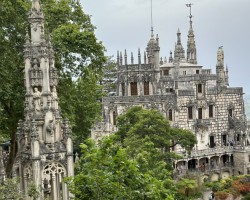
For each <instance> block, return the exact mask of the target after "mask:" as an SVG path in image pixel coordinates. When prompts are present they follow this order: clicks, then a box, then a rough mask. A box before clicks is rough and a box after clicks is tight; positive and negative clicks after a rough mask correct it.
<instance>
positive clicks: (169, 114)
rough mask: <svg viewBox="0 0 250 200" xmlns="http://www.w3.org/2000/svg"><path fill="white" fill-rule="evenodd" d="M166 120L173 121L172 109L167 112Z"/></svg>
mask: <svg viewBox="0 0 250 200" xmlns="http://www.w3.org/2000/svg"><path fill="white" fill-rule="evenodd" d="M168 120H169V121H173V110H172V109H169V111H168Z"/></svg>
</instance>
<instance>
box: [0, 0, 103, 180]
mask: <svg viewBox="0 0 250 200" xmlns="http://www.w3.org/2000/svg"><path fill="white" fill-rule="evenodd" d="M41 3H42V5H43V10H44V13H45V18H46V19H45V22H46V26H45V31H46V35H49V34H50V36H51V42H52V45H53V47H54V50H55V60H56V67H57V68H58V69H59V75H60V81H59V85H58V93H59V97H60V105H61V110H62V113H63V116H64V117H66V116H67V117H68V118H70V119H72V120H73V121H72V124H73V131H75V132H76V135H80V134H85V135H87V134H89V132H90V131H89V129H90V127H91V123H92V122H93V121H94V119H95V118H96V117H97V116H98V113H95V114H93V112H99V111H97V109H96V108H92V107H91V106H94V107H95V106H96V104H95V103H93V102H92V101H85V104H84V106H85V108H88V109H89V110H86V112H87V113H91V112H92V114H91V115H82V114H81V113H79V112H76V111H77V110H84V109H83V108H81V109H79V105H78V108H76V107H75V106H77V105H76V103H72V101H69V100H70V99H71V97H70V96H74V97H77V95H79V90H78V89H77V88H79V87H84V86H83V85H84V84H85V83H86V81H80V80H79V81H78V80H77V79H78V78H79V77H81V78H80V79H82V77H84V78H87V79H90V77H92V76H93V75H94V77H95V79H94V80H95V81H96V82H98V81H99V79H101V76H102V65H103V64H104V63H105V61H106V57H105V56H104V50H105V48H104V47H103V45H102V43H101V42H99V41H98V40H97V39H96V37H95V33H94V29H95V27H94V26H93V25H92V24H91V21H90V16H89V15H87V14H85V13H84V12H83V9H82V7H81V5H80V3H79V1H72V0H42V1H41ZM30 7H31V1H30V0H1V1H0V13H1V15H0V52H1V54H0V135H1V138H2V137H4V138H7V139H10V140H11V142H12V143H11V144H12V145H11V152H10V159H9V161H8V164H7V170H6V171H7V175H8V176H10V173H11V170H12V165H13V163H14V158H15V154H16V145H15V140H16V136H15V133H16V128H17V123H18V120H19V119H22V118H23V111H24V108H23V105H24V96H25V91H24V84H23V82H24V81H23V80H24V77H23V66H24V63H23V44H24V42H25V34H26V31H27V30H29V24H28V17H27V13H28V11H29V10H30ZM46 37H48V36H46ZM89 75H90V77H89ZM80 85H81V86H80ZM91 87H92V88H94V90H93V91H91V92H99V89H96V88H95V86H94V85H93V82H92V85H91ZM66 89H68V91H65V90H66ZM90 90H91V88H90ZM77 92H78V93H77ZM85 92H86V93H85V94H87V92H90V91H85ZM99 93H100V92H99ZM82 95H83V94H82ZM94 96H95V97H96V96H98V95H97V94H95V95H94ZM79 97H80V96H79ZM93 99H94V98H93ZM79 100H80V99H79ZM65 102H68V103H65ZM86 104H89V105H88V106H87V105H86ZM81 105H83V104H81ZM79 118H80V119H79ZM90 118H91V119H90ZM85 120H86V121H87V122H86V123H85V125H86V126H85V127H86V128H85V130H83V131H79V130H80V127H82V125H81V124H79V122H81V123H82V122H85Z"/></svg>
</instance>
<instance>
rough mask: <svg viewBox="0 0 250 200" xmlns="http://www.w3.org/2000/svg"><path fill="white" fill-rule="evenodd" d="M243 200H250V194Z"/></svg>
mask: <svg viewBox="0 0 250 200" xmlns="http://www.w3.org/2000/svg"><path fill="white" fill-rule="evenodd" d="M241 200H250V193H249V194H247V195H246V196H244V197H243V198H242V199H241Z"/></svg>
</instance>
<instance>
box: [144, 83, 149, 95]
mask: <svg viewBox="0 0 250 200" xmlns="http://www.w3.org/2000/svg"><path fill="white" fill-rule="evenodd" d="M144 95H149V82H144Z"/></svg>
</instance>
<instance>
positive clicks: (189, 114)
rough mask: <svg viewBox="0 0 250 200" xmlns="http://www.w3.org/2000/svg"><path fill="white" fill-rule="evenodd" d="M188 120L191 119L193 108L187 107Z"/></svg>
mask: <svg viewBox="0 0 250 200" xmlns="http://www.w3.org/2000/svg"><path fill="white" fill-rule="evenodd" d="M188 119H193V107H192V106H188Z"/></svg>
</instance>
